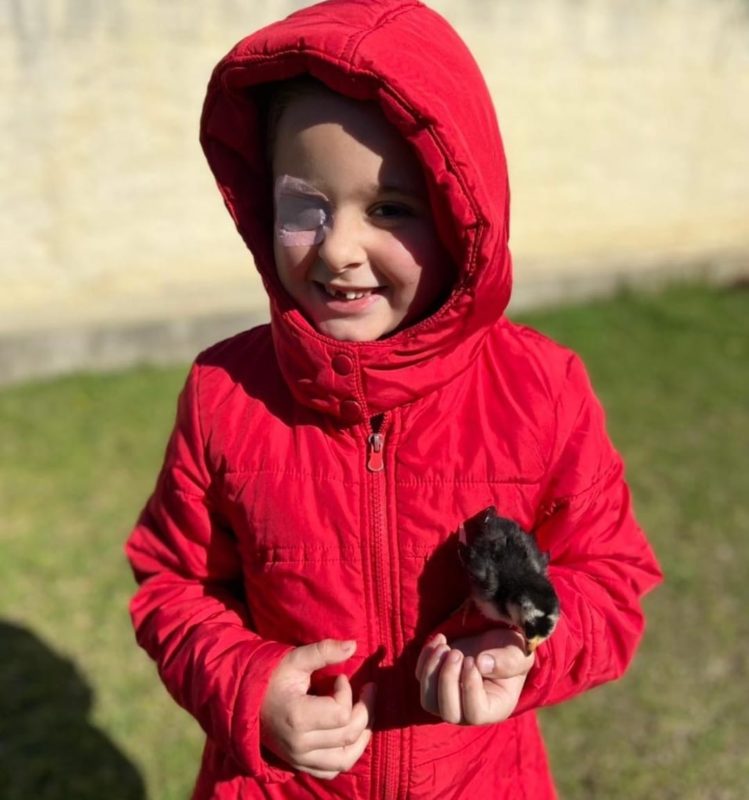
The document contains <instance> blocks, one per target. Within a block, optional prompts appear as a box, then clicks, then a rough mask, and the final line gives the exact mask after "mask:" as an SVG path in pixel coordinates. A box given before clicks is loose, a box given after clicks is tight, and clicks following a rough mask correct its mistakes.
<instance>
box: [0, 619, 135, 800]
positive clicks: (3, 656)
mask: <svg viewBox="0 0 749 800" xmlns="http://www.w3.org/2000/svg"><path fill="white" fill-rule="evenodd" d="M91 705H92V692H91V689H90V688H89V686H88V685H87V684H86V682H85V680H84V679H83V677H82V676H81V675H80V674H79V673H78V671H77V670H76V668H75V666H74V664H73V663H72V662H70V661H68V660H66V659H65V658H63V657H61V656H60V655H58V654H57V653H55V652H53V651H52V650H50V649H49V648H48V647H47V646H46V645H45V644H44V643H43V642H41V641H40V640H39V639H38V638H37V637H36V636H34V634H33V633H31V632H29V631H28V630H26V629H24V628H22V627H19V626H17V625H14V624H11V623H8V622H0V797H2V798H3V800H28V799H29V798H32V797H33V798H35V800H72V799H73V798H75V800H101V798H109V799H110V800H144V798H145V796H146V795H145V788H144V785H143V781H142V779H141V777H140V775H139V773H138V771H137V770H136V768H135V767H134V766H133V765H132V764H131V763H130V762H129V761H128V760H127V758H125V756H124V755H123V754H122V753H121V752H120V751H119V750H118V749H117V747H116V746H115V745H114V744H113V743H112V742H111V741H110V740H109V739H108V738H107V736H106V735H105V734H103V733H102V732H101V731H99V730H97V729H96V728H95V727H94V725H93V724H92V723H91V722H90V721H89V719H88V715H89V713H90V711H91Z"/></svg>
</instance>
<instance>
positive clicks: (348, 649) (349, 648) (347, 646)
mask: <svg viewBox="0 0 749 800" xmlns="http://www.w3.org/2000/svg"><path fill="white" fill-rule="evenodd" d="M355 648H356V642H352V641H348V642H344V643H343V645H342V649H343V652H344V653H353V651H354V650H355Z"/></svg>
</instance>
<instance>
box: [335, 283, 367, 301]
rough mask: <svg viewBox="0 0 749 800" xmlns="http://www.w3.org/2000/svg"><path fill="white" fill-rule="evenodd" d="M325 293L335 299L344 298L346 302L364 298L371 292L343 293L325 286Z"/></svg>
mask: <svg viewBox="0 0 749 800" xmlns="http://www.w3.org/2000/svg"><path fill="white" fill-rule="evenodd" d="M325 291H326V292H327V293H328V294H329V295H330V296H331V297H336V298H338V299H341V298H345V299H346V300H360V299H361V298H362V297H366V296H367V295H368V294H371V290H367V291H364V292H361V291H360V292H344V291H342V290H341V289H336V288H335V287H333V286H326V287H325Z"/></svg>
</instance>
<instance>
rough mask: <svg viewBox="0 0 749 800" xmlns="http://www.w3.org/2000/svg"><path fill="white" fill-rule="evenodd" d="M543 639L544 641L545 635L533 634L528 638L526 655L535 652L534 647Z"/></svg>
mask: <svg viewBox="0 0 749 800" xmlns="http://www.w3.org/2000/svg"><path fill="white" fill-rule="evenodd" d="M544 641H546V637H545V636H534V637H533V638H532V639H528V655H530V654H531V653H533V652H535V650H536V648H537V647H538V646H539V645H540V644H541V643H542V642H544Z"/></svg>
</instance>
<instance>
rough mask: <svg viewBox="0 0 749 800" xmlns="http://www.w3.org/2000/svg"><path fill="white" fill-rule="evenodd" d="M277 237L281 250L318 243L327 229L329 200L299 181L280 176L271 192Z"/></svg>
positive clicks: (329, 218)
mask: <svg viewBox="0 0 749 800" xmlns="http://www.w3.org/2000/svg"><path fill="white" fill-rule="evenodd" d="M274 201H275V211H276V223H275V231H276V238H277V239H278V241H279V242H280V243H281V244H282V245H283V246H284V247H311V246H312V245H316V244H320V242H322V240H323V239H324V238H325V233H326V231H327V230H328V228H329V227H330V222H331V218H332V214H331V211H330V201H329V200H328V198H327V197H326V196H325V195H324V194H322V192H318V191H317V189H315V188H314V187H313V186H310V185H309V184H308V183H306V182H305V181H303V180H301V179H300V178H293V177H291V176H290V175H281V176H280V177H278V178H277V179H276V185H275V190H274Z"/></svg>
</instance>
